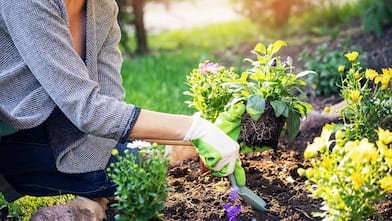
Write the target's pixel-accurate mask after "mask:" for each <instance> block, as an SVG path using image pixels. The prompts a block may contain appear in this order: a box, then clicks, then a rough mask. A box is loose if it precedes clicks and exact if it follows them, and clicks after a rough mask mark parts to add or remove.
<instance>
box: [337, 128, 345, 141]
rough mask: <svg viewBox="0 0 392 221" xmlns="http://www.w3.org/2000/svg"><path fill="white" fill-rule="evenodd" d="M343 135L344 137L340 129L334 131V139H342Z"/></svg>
mask: <svg viewBox="0 0 392 221" xmlns="http://www.w3.org/2000/svg"><path fill="white" fill-rule="evenodd" d="M343 137H344V135H343V131H342V130H338V131H336V133H335V139H336V140H341V139H343Z"/></svg>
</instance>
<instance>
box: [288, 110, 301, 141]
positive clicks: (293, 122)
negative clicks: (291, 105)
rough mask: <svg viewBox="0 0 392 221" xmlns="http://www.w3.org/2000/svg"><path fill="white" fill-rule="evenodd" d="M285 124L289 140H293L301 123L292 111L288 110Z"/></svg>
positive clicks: (296, 114)
mask: <svg viewBox="0 0 392 221" xmlns="http://www.w3.org/2000/svg"><path fill="white" fill-rule="evenodd" d="M286 122H287V133H288V136H289V140H293V139H294V138H295V137H296V136H297V134H298V131H299V126H300V123H301V119H300V116H299V114H298V113H297V112H295V111H293V110H289V116H288V117H287V121H286Z"/></svg>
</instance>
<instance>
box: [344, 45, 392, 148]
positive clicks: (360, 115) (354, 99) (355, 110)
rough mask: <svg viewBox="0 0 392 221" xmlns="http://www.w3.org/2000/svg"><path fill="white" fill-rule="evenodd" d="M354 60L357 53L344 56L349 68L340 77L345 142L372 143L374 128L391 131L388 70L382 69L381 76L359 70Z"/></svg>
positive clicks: (391, 77)
mask: <svg viewBox="0 0 392 221" xmlns="http://www.w3.org/2000/svg"><path fill="white" fill-rule="evenodd" d="M358 56H359V53H358V52H357V51H353V52H350V53H346V54H345V57H346V58H347V59H348V60H349V61H350V62H351V67H350V68H349V69H348V70H347V73H346V74H344V73H343V72H341V74H340V76H341V82H342V85H341V86H340V88H341V90H340V91H341V96H342V97H343V99H344V100H345V102H346V104H347V105H346V106H345V107H344V108H343V109H342V111H341V112H342V117H343V121H344V125H345V127H346V128H347V129H346V137H347V138H349V139H362V138H368V139H369V140H370V141H372V142H374V141H375V139H376V136H375V132H374V131H375V129H376V128H377V127H383V128H388V129H392V128H391V127H392V126H391V125H392V101H391V97H392V89H391V87H392V86H391V84H392V68H383V69H382V73H381V74H380V73H378V72H377V71H376V70H373V69H366V70H363V69H362V66H361V63H360V62H358V61H357V57H358Z"/></svg>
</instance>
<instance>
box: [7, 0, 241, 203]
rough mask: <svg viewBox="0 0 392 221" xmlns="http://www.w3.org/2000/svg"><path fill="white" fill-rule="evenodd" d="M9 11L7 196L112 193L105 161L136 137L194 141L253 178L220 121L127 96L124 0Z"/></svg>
mask: <svg viewBox="0 0 392 221" xmlns="http://www.w3.org/2000/svg"><path fill="white" fill-rule="evenodd" d="M0 10H1V11H0V15H1V16H0V61H1V62H0V130H1V131H2V132H1V131H0V134H1V140H0V174H1V175H0V191H1V192H2V193H3V194H4V196H5V197H6V199H7V200H8V201H13V200H15V199H17V198H18V197H20V196H23V195H35V196H46V195H57V194H63V193H71V194H76V195H81V196H85V197H90V198H91V197H101V196H112V195H113V194H114V191H115V187H114V184H113V183H112V182H111V181H110V180H109V178H108V176H107V174H106V172H105V168H106V167H107V166H108V164H109V163H110V162H113V161H115V159H114V158H113V157H111V152H112V149H113V148H114V147H115V148H117V149H119V151H120V152H122V151H123V150H124V149H126V142H127V140H128V139H130V138H131V139H133V138H138V139H165V140H183V141H191V142H195V143H197V145H196V148H197V150H198V152H199V154H200V156H201V157H202V158H203V159H205V161H206V162H207V166H209V168H210V169H211V170H212V171H213V172H214V174H216V175H219V176H226V175H228V174H231V173H233V171H241V173H238V172H236V173H235V174H236V175H237V176H239V175H238V174H242V175H241V176H244V175H243V169H242V167H241V166H240V163H239V160H238V158H239V153H238V151H239V146H238V144H237V143H236V142H234V141H233V140H232V139H231V138H230V137H228V136H227V135H226V134H225V133H223V132H222V131H221V130H220V129H219V128H218V127H217V126H215V125H213V124H211V123H209V122H207V121H205V120H203V119H201V118H199V117H196V116H194V117H190V116H184V115H174V114H167V113H159V112H154V111H149V110H145V109H141V108H140V107H138V106H136V105H132V104H127V103H125V102H124V101H123V99H124V96H125V93H124V89H123V87H122V82H121V78H120V66H121V62H122V60H121V54H120V52H119V50H118V48H117V44H118V42H119V40H120V30H119V26H118V24H117V18H116V16H117V12H118V8H117V5H116V3H115V0H28V1H26V0H2V1H1V2H0ZM211 156H213V157H211ZM235 168H236V169H235Z"/></svg>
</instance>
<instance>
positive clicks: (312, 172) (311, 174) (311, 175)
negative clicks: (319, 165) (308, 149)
mask: <svg viewBox="0 0 392 221" xmlns="http://www.w3.org/2000/svg"><path fill="white" fill-rule="evenodd" d="M305 173H306V176H307V177H308V178H311V177H313V175H314V169H313V168H308V169H306V171H305Z"/></svg>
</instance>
